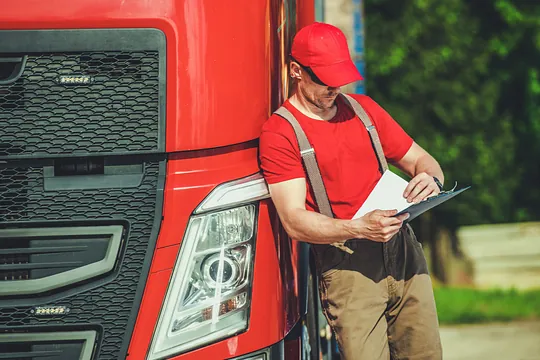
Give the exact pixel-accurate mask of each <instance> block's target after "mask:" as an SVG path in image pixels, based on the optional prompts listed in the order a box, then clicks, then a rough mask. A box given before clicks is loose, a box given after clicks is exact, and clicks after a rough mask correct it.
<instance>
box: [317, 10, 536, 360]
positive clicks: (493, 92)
mask: <svg viewBox="0 0 540 360" xmlns="http://www.w3.org/2000/svg"><path fill="white" fill-rule="evenodd" d="M317 17H318V20H319V21H325V22H327V23H330V24H333V25H336V26H338V27H339V28H341V29H342V30H343V31H344V32H345V33H346V35H347V37H348V40H349V45H350V47H351V53H352V54H353V55H354V59H355V61H356V64H357V66H358V68H359V70H360V71H361V72H362V74H363V75H364V77H365V81H364V82H361V83H356V84H352V85H351V86H349V87H348V88H347V89H345V90H346V91H347V92H356V93H363V92H366V93H367V94H368V95H369V96H371V97H372V98H373V99H374V100H375V101H377V102H378V103H379V104H380V105H381V106H383V107H384V108H385V109H386V110H387V111H388V112H389V113H390V114H391V115H392V116H393V117H394V118H395V119H396V120H397V121H398V122H399V123H400V124H401V125H402V126H403V128H404V129H405V130H406V131H407V132H408V133H409V134H411V135H412V136H413V138H414V139H415V140H416V142H418V143H419V144H420V145H421V146H422V147H424V148H425V149H427V150H428V151H429V152H430V153H431V154H432V155H433V156H434V157H435V158H436V159H437V160H438V161H439V162H440V164H441V166H442V168H443V170H444V172H445V177H446V181H445V187H446V188H452V187H453V186H454V183H455V182H456V181H457V183H458V188H461V187H464V186H468V185H471V186H472V189H471V190H468V191H466V192H465V193H463V194H462V195H460V196H458V197H457V198H455V199H453V200H451V201H449V202H447V203H445V204H444V205H442V206H440V207H438V208H436V209H435V210H432V211H430V212H429V213H427V214H425V215H424V216H422V217H421V218H419V219H417V220H414V221H413V222H412V225H413V227H414V228H415V231H416V233H417V235H418V237H419V240H420V241H421V242H423V246H424V250H425V253H426V256H427V257H428V260H429V263H430V268H431V274H432V277H433V282H434V288H435V296H436V300H437V307H438V312H439V319H440V322H441V326H442V338H443V347H444V352H445V359H479V358H481V357H485V356H489V357H490V358H491V359H504V360H507V359H540V221H539V220H540V1H538V0H332V1H325V2H323V1H319V2H318V5H317Z"/></svg>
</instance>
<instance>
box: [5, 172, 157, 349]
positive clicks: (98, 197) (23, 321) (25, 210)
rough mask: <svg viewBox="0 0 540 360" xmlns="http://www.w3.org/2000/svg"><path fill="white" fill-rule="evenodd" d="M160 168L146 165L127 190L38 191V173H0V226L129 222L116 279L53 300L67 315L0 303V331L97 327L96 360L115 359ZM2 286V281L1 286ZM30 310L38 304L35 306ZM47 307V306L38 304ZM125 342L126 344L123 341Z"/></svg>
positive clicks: (144, 246)
mask: <svg viewBox="0 0 540 360" xmlns="http://www.w3.org/2000/svg"><path fill="white" fill-rule="evenodd" d="M158 175H159V163H157V162H153V163H147V164H146V166H145V175H144V178H143V181H142V184H141V185H140V186H139V187H138V188H131V189H100V190H72V191H47V192H44V191H43V169H42V168H40V167H33V168H22V167H20V168H0V226H5V225H1V223H2V222H6V221H9V222H10V226H13V225H16V224H17V222H20V221H40V222H41V221H53V220H63V221H70V220H92V219H115V220H127V221H129V222H130V226H131V228H130V231H129V235H128V240H127V247H126V252H125V258H124V261H123V262H122V266H121V268H120V269H119V273H118V276H117V278H115V279H114V280H112V281H111V282H110V283H107V284H106V285H103V286H100V287H97V288H95V289H91V290H87V291H84V292H82V293H79V294H75V295H72V296H68V297H64V298H63V299H61V300H57V301H54V305H57V306H67V307H69V308H70V309H71V311H70V312H69V313H68V314H67V315H65V316H61V317H54V316H52V317H43V318H36V316H34V315H32V314H31V309H32V307H27V306H18V307H12V306H6V305H5V304H6V303H5V302H4V303H3V302H2V301H0V332H1V331H2V330H3V329H10V328H11V329H12V327H14V326H24V327H32V326H35V325H67V324H75V323H77V324H88V325H90V324H94V325H95V324H101V326H103V330H104V333H103V336H102V347H101V349H100V357H99V359H116V358H117V357H118V356H119V350H120V347H121V345H122V341H123V340H124V333H125V331H126V327H127V326H128V319H129V316H130V312H131V309H132V306H133V303H134V298H135V293H136V288H137V285H138V283H139V279H140V276H141V268H142V267H143V262H144V257H145V255H146V253H147V251H146V250H147V245H148V241H149V239H150V234H151V231H152V226H153V223H154V215H155V210H156V206H159V204H157V203H156V194H157V188H158ZM0 286H1V282H0ZM35 305H41V304H40V303H39V302H37V301H36V304H35ZM43 305H46V304H43ZM126 341H129V339H127V340H126Z"/></svg>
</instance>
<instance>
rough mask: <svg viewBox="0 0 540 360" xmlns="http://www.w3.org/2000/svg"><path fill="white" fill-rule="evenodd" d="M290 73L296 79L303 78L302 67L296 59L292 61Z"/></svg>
mask: <svg viewBox="0 0 540 360" xmlns="http://www.w3.org/2000/svg"><path fill="white" fill-rule="evenodd" d="M290 74H291V77H292V78H293V79H295V80H301V79H302V68H301V67H300V65H298V63H297V62H295V61H291V71H290Z"/></svg>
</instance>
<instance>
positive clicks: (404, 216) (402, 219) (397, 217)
mask: <svg viewBox="0 0 540 360" xmlns="http://www.w3.org/2000/svg"><path fill="white" fill-rule="evenodd" d="M409 217H411V214H409V213H405V214H401V215H399V216H396V219H399V221H401V222H403V221H405V220H407V219H408V218H409Z"/></svg>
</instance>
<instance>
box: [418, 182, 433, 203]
mask: <svg viewBox="0 0 540 360" xmlns="http://www.w3.org/2000/svg"><path fill="white" fill-rule="evenodd" d="M431 193H433V189H432V188H431V187H429V186H427V187H426V188H425V189H424V190H423V191H422V192H421V193H420V194H418V195H417V196H416V197H415V198H414V199H413V202H414V203H419V202H420V201H422V200H425V199H426V198H427V197H428V196H429V195H430V194H431Z"/></svg>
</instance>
